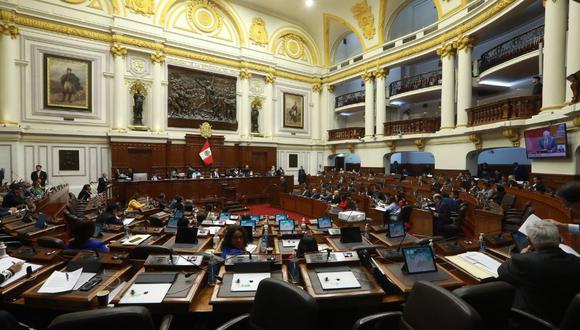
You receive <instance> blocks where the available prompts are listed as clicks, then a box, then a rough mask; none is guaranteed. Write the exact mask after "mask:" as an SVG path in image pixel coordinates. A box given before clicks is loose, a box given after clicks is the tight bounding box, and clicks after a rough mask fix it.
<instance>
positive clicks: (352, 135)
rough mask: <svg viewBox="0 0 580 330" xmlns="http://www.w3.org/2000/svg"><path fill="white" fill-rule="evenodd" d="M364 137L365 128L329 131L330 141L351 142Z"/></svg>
mask: <svg viewBox="0 0 580 330" xmlns="http://www.w3.org/2000/svg"><path fill="white" fill-rule="evenodd" d="M364 136H365V128H364V127H349V128H339V129H331V130H329V131H328V140H329V141H337V140H351V139H356V138H359V137H364Z"/></svg>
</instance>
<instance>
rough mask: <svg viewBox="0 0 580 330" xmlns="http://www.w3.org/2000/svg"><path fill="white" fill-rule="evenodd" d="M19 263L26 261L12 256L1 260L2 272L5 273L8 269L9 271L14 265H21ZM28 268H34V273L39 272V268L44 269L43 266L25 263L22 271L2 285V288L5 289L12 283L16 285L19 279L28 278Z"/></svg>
mask: <svg viewBox="0 0 580 330" xmlns="http://www.w3.org/2000/svg"><path fill="white" fill-rule="evenodd" d="M19 262H24V260H22V259H18V258H13V257H10V256H7V257H4V258H2V259H0V271H5V270H6V269H8V267H10V266H12V265H13V264H16V263H19ZM28 266H30V267H31V268H32V271H33V272H35V271H37V270H38V269H39V268H41V267H42V266H41V265H37V264H31V263H28V262H24V264H23V265H22V268H21V269H20V271H19V272H16V274H14V275H12V277H10V278H9V279H7V280H6V281H4V282H2V284H0V288H4V287H6V286H8V285H10V284H11V283H14V282H16V281H18V280H19V279H21V278H23V277H24V276H26V268H27V267H28Z"/></svg>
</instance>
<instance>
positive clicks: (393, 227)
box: [389, 221, 405, 238]
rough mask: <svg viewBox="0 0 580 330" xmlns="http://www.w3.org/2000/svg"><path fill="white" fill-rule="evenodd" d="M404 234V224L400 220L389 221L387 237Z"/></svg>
mask: <svg viewBox="0 0 580 330" xmlns="http://www.w3.org/2000/svg"><path fill="white" fill-rule="evenodd" d="M404 235H405V226H404V225H403V222H402V221H397V222H390V223H389V238H397V237H402V236H404Z"/></svg>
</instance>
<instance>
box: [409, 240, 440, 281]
mask: <svg viewBox="0 0 580 330" xmlns="http://www.w3.org/2000/svg"><path fill="white" fill-rule="evenodd" d="M403 259H404V260H405V266H406V271H407V274H409V275H411V274H421V273H432V272H436V271H437V265H436V264H435V258H433V250H431V247H430V246H428V245H427V246H414V247H406V248H403Z"/></svg>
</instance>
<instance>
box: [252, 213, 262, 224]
mask: <svg viewBox="0 0 580 330" xmlns="http://www.w3.org/2000/svg"><path fill="white" fill-rule="evenodd" d="M250 219H251V220H252V221H254V222H255V223H256V224H258V222H260V216H259V215H255V214H254V215H251V216H250Z"/></svg>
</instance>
